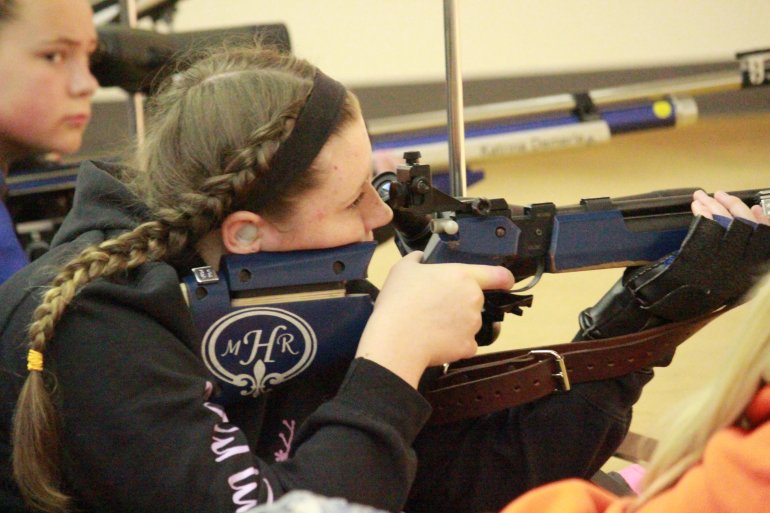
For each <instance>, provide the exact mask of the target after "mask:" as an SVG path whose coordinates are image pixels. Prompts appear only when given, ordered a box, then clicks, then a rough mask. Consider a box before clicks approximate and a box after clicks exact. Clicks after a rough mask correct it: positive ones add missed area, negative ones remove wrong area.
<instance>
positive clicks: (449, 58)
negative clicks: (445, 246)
mask: <svg viewBox="0 0 770 513" xmlns="http://www.w3.org/2000/svg"><path fill="white" fill-rule="evenodd" d="M458 41H459V29H458V26H457V2H456V1H455V0H444V46H445V53H446V80H447V122H448V129H449V172H450V177H451V183H450V187H451V188H450V192H451V194H452V196H454V197H464V196H466V189H467V185H466V175H465V121H464V119H463V82H462V75H461V70H460V58H459V55H458V50H457V45H458Z"/></svg>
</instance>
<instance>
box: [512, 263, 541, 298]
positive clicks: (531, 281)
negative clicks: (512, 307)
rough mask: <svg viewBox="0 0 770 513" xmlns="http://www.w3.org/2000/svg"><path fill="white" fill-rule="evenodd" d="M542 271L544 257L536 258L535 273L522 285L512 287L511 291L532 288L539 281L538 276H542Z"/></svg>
mask: <svg viewBox="0 0 770 513" xmlns="http://www.w3.org/2000/svg"><path fill="white" fill-rule="evenodd" d="M544 272H545V257H543V258H540V259H538V261H537V270H536V271H535V275H534V276H532V279H531V280H529V282H528V283H527V284H526V285H524V286H523V287H521V288H518V289H513V290H511V292H526V291H528V290H529V289H531V288H533V287H534V286H535V285H537V283H538V282H539V281H540V278H542V277H543V273H544Z"/></svg>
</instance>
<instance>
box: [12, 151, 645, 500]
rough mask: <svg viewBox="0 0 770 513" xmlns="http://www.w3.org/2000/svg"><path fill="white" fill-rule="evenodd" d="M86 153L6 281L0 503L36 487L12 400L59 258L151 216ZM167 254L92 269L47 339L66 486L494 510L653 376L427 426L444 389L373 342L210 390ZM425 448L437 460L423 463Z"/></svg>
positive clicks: (599, 449)
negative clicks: (72, 191)
mask: <svg viewBox="0 0 770 513" xmlns="http://www.w3.org/2000/svg"><path fill="white" fill-rule="evenodd" d="M99 166H101V168H100V167H98V166H97V165H95V164H93V163H84V165H83V167H82V168H81V171H80V173H79V177H78V184H77V188H76V197H75V202H74V204H73V208H72V210H71V212H70V213H69V215H68V216H67V218H66V220H65V222H64V224H63V225H62V227H61V229H60V231H59V232H58V233H57V235H56V238H55V239H54V241H53V244H52V250H51V251H49V252H48V253H47V254H46V255H45V256H44V257H42V258H41V259H38V260H36V261H35V262H34V263H33V264H31V265H29V266H27V267H26V268H25V269H23V270H22V271H21V272H19V273H17V274H16V275H14V276H13V277H12V278H11V279H10V280H9V281H8V282H6V283H5V284H4V285H2V286H1V287H0V349H1V350H2V355H1V356H2V359H0V419H2V420H3V422H2V423H1V424H0V507H2V510H3V511H13V506H12V505H13V504H16V505H18V504H19V502H18V491H17V490H16V488H15V486H14V485H13V482H12V477H11V475H12V474H11V466H10V450H11V449H10V426H11V416H12V413H13V408H14V405H15V401H16V398H17V396H18V392H19V390H20V387H21V385H22V383H23V380H24V378H25V376H26V374H27V371H26V367H25V366H26V347H25V342H26V329H27V326H28V324H29V322H30V319H31V316H32V312H33V310H34V308H35V307H36V305H37V304H38V303H39V300H40V295H41V293H42V292H41V291H42V287H43V286H45V285H46V284H48V283H49V281H50V279H51V277H52V276H53V274H52V273H53V272H54V271H55V270H56V268H57V263H60V262H63V261H66V260H67V259H68V258H69V257H70V256H72V255H74V254H76V253H77V252H79V251H80V250H81V249H83V248H84V247H86V246H87V245H90V244H98V243H99V242H101V241H104V240H106V239H108V238H112V237H114V236H116V235H117V234H119V233H121V232H123V231H126V230H130V229H132V228H133V227H134V226H136V225H137V224H138V223H140V222H142V221H144V220H146V218H147V212H146V209H145V208H144V207H143V206H142V205H141V204H139V203H138V202H137V201H136V200H135V198H133V197H132V196H131V195H130V193H129V192H128V191H127V190H126V189H125V188H124V187H123V185H122V184H120V183H119V182H118V181H117V180H116V179H115V178H113V177H112V176H111V174H110V173H108V172H105V170H104V169H107V170H109V169H110V166H108V165H107V164H99ZM179 282H180V274H179V272H178V270H177V269H175V268H174V267H172V266H170V265H168V264H166V263H149V264H145V265H142V266H140V267H139V268H138V269H136V270H134V271H131V272H129V273H127V274H126V275H123V276H121V277H119V278H116V279H112V280H106V279H99V280H96V281H94V282H93V283H91V284H89V285H87V286H86V287H84V288H83V289H82V290H81V291H80V293H79V294H78V295H77V297H76V299H75V300H74V302H73V303H72V304H71V305H70V306H69V307H68V309H67V310H66V312H65V314H64V316H63V317H62V319H61V321H60V322H59V324H58V325H57V327H56V330H55V335H54V337H53V339H52V340H51V341H50V342H49V344H48V347H47V348H46V350H45V366H46V370H47V371H50V372H51V373H53V374H54V375H55V376H56V386H57V388H56V396H55V399H56V404H57V406H58V411H59V413H60V416H61V430H60V437H61V447H62V454H61V459H62V470H63V476H64V480H65V490H66V492H67V493H69V494H70V495H71V496H73V497H74V498H75V499H76V503H77V506H78V507H79V508H80V509H81V510H82V511H94V512H96V511H99V512H132V511H146V512H149V511H163V512H168V513H170V512H186V511H195V512H211V513H225V512H238V511H246V510H248V509H249V508H252V507H254V506H256V505H259V504H264V503H266V502H269V501H271V500H273V499H275V498H277V497H279V496H281V495H282V494H284V493H287V492H288V491H290V490H292V489H306V490H311V491H313V492H316V493H318V494H322V495H327V496H337V497H344V498H346V499H347V500H349V501H351V502H357V503H362V504H369V505H372V506H375V507H378V508H381V509H385V510H389V511H401V510H405V511H441V510H444V511H453V512H462V511H483V510H486V511H491V510H495V509H498V508H499V507H501V506H502V505H504V504H505V503H506V502H507V501H509V500H510V499H511V498H513V497H515V496H516V495H518V494H520V493H521V492H523V491H525V490H526V489H528V488H530V487H532V486H534V485H537V484H539V483H541V482H544V481H549V480H552V479H557V478H560V477H566V476H570V475H590V473H592V472H593V471H594V470H596V467H597V466H598V465H601V464H602V463H603V461H604V459H605V458H606V457H608V456H609V455H610V454H611V453H612V451H613V450H614V448H615V447H616V446H617V445H618V444H619V442H620V441H621V440H622V438H623V436H624V434H625V431H626V430H627V428H628V422H629V421H630V407H631V404H633V402H635V401H636V399H637V398H638V394H639V392H640V390H641V387H642V385H643V384H644V383H645V382H646V381H647V380H648V379H649V377H648V376H644V375H641V374H636V375H632V376H631V377H629V378H623V379H620V380H612V381H608V382H601V383H597V384H592V385H591V386H584V387H576V388H577V390H576V391H575V392H572V393H570V394H565V395H563V396H554V397H552V398H549V399H547V400H545V401H539V402H537V403H533V404H531V405H526V406H524V407H522V408H517V409H514V410H511V411H507V412H501V413H500V414H496V415H492V416H487V417H485V418H483V419H476V420H472V421H466V422H462V423H457V424H453V425H449V426H442V427H430V428H427V429H423V428H424V427H425V424H426V421H427V419H428V417H429V415H430V407H429V405H428V404H427V402H426V401H425V400H424V399H423V397H422V396H421V395H420V394H419V393H418V392H416V391H415V390H414V389H412V388H411V387H410V386H409V385H407V384H406V383H405V382H403V381H402V380H401V379H400V378H398V377H397V376H395V375H394V374H392V373H391V372H390V371H388V370H387V369H384V368H382V367H380V366H379V365H377V364H375V363H373V362H370V361H368V360H365V359H356V360H354V361H352V362H341V363H342V365H341V366H340V370H339V372H331V371H330V372H327V373H326V374H324V375H323V376H320V377H319V376H316V377H315V378H314V379H304V378H297V379H295V380H293V381H292V382H290V383H288V384H286V385H284V386H283V387H282V388H279V389H277V390H273V391H271V392H269V393H266V394H264V395H262V396H259V397H258V398H256V399H252V400H249V401H246V402H241V403H237V404H234V405H231V406H228V407H227V409H226V410H225V409H224V408H223V407H222V406H219V405H217V404H215V403H213V402H211V401H210V394H211V389H212V384H213V383H214V378H213V377H211V376H210V375H209V373H208V371H207V369H206V368H205V366H204V365H203V363H202V361H201V359H200V357H199V355H198V352H197V351H198V350H197V348H198V346H199V335H198V334H197V332H196V330H195V328H194V326H193V323H192V319H191V317H190V314H189V311H188V309H187V307H186V305H185V303H184V299H183V297H182V294H181V292H180V288H179ZM418 459H419V465H418Z"/></svg>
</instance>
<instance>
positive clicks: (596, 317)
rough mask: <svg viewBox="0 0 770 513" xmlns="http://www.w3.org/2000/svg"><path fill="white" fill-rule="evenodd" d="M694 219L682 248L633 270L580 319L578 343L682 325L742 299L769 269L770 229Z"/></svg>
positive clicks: (736, 221) (724, 220) (741, 222)
mask: <svg viewBox="0 0 770 513" xmlns="http://www.w3.org/2000/svg"><path fill="white" fill-rule="evenodd" d="M715 217H716V218H717V219H718V221H713V220H711V219H708V218H705V217H701V216H698V217H696V218H695V219H694V220H693V222H692V224H691V225H690V230H689V232H688V233H687V236H686V237H685V239H684V241H683V242H682V246H681V247H680V249H679V250H678V251H676V252H674V253H672V254H670V255H667V256H666V257H664V258H662V259H660V260H658V261H657V262H654V263H652V264H649V265H646V266H641V267H632V268H629V269H627V270H626V271H625V273H624V274H623V277H622V278H621V279H620V280H619V281H618V282H617V283H616V284H615V285H614V286H613V287H612V289H610V291H609V292H607V294H605V295H604V297H602V299H601V300H600V301H599V302H598V303H597V304H596V305H595V306H593V307H591V308H588V309H586V310H584V311H583V312H581V314H580V318H579V321H580V332H579V333H578V335H577V337H576V340H588V339H599V338H607V337H614V336H619V335H626V334H629V333H633V332H637V331H641V330H644V329H648V328H652V327H655V326H658V325H661V324H665V323H667V322H672V321H683V320H687V319H691V318H694V317H697V316H700V315H704V314H707V313H709V312H713V311H714V310H716V309H718V308H720V307H722V306H725V305H728V304H731V303H733V302H735V301H737V300H738V299H740V298H741V297H742V296H743V295H744V294H746V292H748V291H749V289H750V288H751V287H752V286H753V285H754V283H756V281H757V280H758V279H759V277H760V276H761V275H762V274H763V273H764V272H765V271H766V270H767V269H768V260H769V259H770V226H766V225H762V224H759V225H757V224H755V223H752V222H750V221H745V220H743V219H734V220H731V219H728V218H724V217H722V218H720V216H715Z"/></svg>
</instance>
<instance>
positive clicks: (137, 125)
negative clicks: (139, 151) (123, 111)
mask: <svg viewBox="0 0 770 513" xmlns="http://www.w3.org/2000/svg"><path fill="white" fill-rule="evenodd" d="M138 21H139V20H138V15H137V7H136V0H120V23H121V25H123V26H125V27H128V28H136V26H137V23H138ZM128 122H129V130H130V131H131V132H133V133H134V135H136V142H137V144H138V145H140V146H141V145H142V144H143V143H144V96H143V95H142V93H132V94H130V95H129V98H128Z"/></svg>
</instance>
